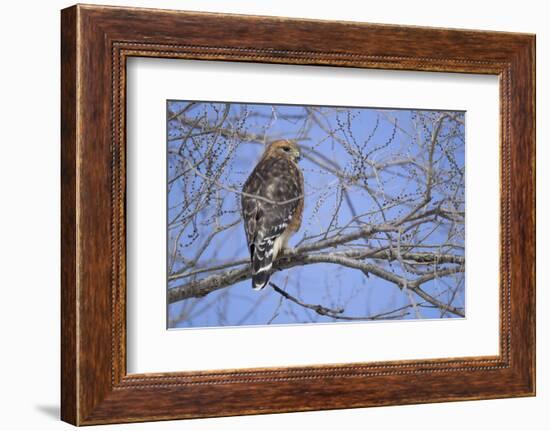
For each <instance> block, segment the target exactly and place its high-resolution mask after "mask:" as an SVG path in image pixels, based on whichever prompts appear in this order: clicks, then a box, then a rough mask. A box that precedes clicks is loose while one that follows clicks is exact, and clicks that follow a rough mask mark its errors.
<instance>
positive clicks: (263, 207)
mask: <svg viewBox="0 0 550 431" xmlns="http://www.w3.org/2000/svg"><path fill="white" fill-rule="evenodd" d="M299 159H300V149H299V147H298V145H296V143H294V142H293V141H288V140H279V141H275V142H273V143H271V144H270V145H269V146H268V147H267V148H266V150H265V152H264V154H263V156H262V158H261V159H260V161H259V162H258V164H257V165H256V167H255V168H254V170H253V171H252V173H251V174H250V176H249V177H248V179H247V180H246V182H245V183H244V186H243V193H242V194H241V208H242V216H243V220H244V230H245V233H246V243H247V245H248V249H249V251H250V260H251V266H252V288H253V289H255V290H261V289H263V288H264V287H265V286H266V284H267V282H268V281H269V276H270V270H271V267H272V263H273V261H274V260H275V259H276V258H277V255H278V254H279V253H280V252H281V250H283V249H284V248H286V247H287V243H288V240H289V238H290V236H291V235H292V234H293V233H295V232H297V231H298V230H299V229H300V225H301V223H302V213H303V210H304V176H303V174H302V171H301V170H300V168H299V167H298V160H299Z"/></svg>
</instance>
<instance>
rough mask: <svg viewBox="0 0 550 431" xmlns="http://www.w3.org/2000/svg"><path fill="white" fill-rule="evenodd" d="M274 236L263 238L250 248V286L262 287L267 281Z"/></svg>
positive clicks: (258, 288) (271, 263) (271, 259)
mask: <svg viewBox="0 0 550 431" xmlns="http://www.w3.org/2000/svg"><path fill="white" fill-rule="evenodd" d="M273 244H274V238H264V239H263V240H262V241H260V242H259V243H257V244H255V245H254V249H253V250H252V288H253V289H254V290H261V289H263V288H264V287H265V286H266V284H267V282H268V281H269V276H270V274H271V267H272V266H273Z"/></svg>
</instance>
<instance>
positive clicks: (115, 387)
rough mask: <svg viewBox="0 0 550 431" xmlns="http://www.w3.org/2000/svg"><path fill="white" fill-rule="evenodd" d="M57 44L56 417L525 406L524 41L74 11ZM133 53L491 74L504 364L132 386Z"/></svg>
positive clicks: (528, 244) (508, 36)
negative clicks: (497, 141)
mask: <svg viewBox="0 0 550 431" xmlns="http://www.w3.org/2000/svg"><path fill="white" fill-rule="evenodd" d="M61 38H62V41H61V42H62V43H61V45H62V95H61V97H62V103H61V105H62V154H61V158H62V297H61V298H62V340H63V341H62V419H63V420H65V421H67V422H70V423H73V424H77V425H85V424H98V423H111V422H136V421H145V420H161V419H175V418H189V417H208V416H223V415H238V414H259V413H273V412H287V411H305V410H317V409H336V408H351V407H365V406H377V405H390V404H411V403H421V402H440V401H449V400H467V399H481V398H502V397H510V396H528V395H533V394H534V391H535V377H534V376H535V172H534V169H535V142H534V121H535V112H534V98H535V88H534V83H535V79H534V70H535V38H534V36H533V35H525V34H512V33H498V32H480V31H465V30H460V31H459V30H448V29H432V28H422V27H402V26H389V25H374V24H361V23H350V22H346V23H342V22H331V21H312V20H296V19H286V18H273V17H252V16H240V15H219V14H205V13H189V12H177V11H162V10H147V9H131V8H117V7H101V6H80V5H79V6H74V7H71V8H68V9H65V10H63V11H62V33H61ZM130 56H148V57H165V58H186V59H200V60H205V61H208V60H221V61H245V62H263V63H284V64H302V65H331V66H346V67H361V68H379V69H404V70H424V71H445V72H464V73H484V74H495V75H498V76H499V77H500V88H501V96H500V105H501V220H500V226H501V264H500V267H501V268H500V269H501V281H500V292H501V295H500V300H501V305H500V316H501V327H500V335H501V342H500V354H499V356H496V357H481V358H480V357H467V358H442V359H440V360H437V359H433V360H421V361H401V362H395V361H394V362H382V363H364V364H336V365H327V366H304V367H291V368H290V367H289V368H267V369H246V370H224V371H216V372H214V371H208V370H205V371H203V372H180V373H157V374H140V375H135V374H134V375H127V374H126V365H125V364H126V350H125V345H126V320H125V314H126V310H125V307H126V303H125V298H126V266H125V265H126V261H125V250H126V249H125V247H126V243H125V193H126V171H125V154H126V139H125V128H126V127H125V126H126V123H125V121H126V119H125V118H126V112H125V100H126V70H125V65H126V59H127V58H128V57H130ZM251 393H252V394H254V396H253V397H251V396H250V394H251Z"/></svg>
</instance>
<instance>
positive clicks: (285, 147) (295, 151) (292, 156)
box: [265, 139, 301, 163]
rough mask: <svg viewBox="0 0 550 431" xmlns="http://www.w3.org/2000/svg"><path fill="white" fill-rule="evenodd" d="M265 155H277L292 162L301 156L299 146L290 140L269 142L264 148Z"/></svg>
mask: <svg viewBox="0 0 550 431" xmlns="http://www.w3.org/2000/svg"><path fill="white" fill-rule="evenodd" d="M265 153H266V156H278V157H284V158H286V159H289V160H292V161H293V162H294V163H296V162H298V160H300V158H301V153H300V147H299V146H298V144H296V142H294V141H290V140H286V139H284V140H280V141H275V142H272V143H271V144H269V146H268V147H267V150H266V152H265Z"/></svg>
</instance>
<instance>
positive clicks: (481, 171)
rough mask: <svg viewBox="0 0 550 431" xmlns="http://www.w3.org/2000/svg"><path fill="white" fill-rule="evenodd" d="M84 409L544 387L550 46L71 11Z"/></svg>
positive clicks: (66, 296)
mask: <svg viewBox="0 0 550 431" xmlns="http://www.w3.org/2000/svg"><path fill="white" fill-rule="evenodd" d="M61 44H62V46H61V48H62V65H61V66H62V67H61V69H62V94H61V100H62V103H61V106H62V112H61V116H62V153H61V160H62V286H61V288H62V346H61V350H62V364H61V365H62V382H61V384H62V391H61V392H62V400H61V415H62V419H63V420H65V421H67V422H70V423H72V424H75V425H89V424H90V425H91V424H104V423H117V422H138V421H150V420H165V419H178V418H197V417H213V416H229V415H242V414H259V413H274V412H289V411H307V410H321V409H337V408H338V409H340V408H353V407H368V406H382V405H396V404H412V403H429V402H441V401H454V400H474V399H489V398H502V397H516V396H533V395H534V394H535V134H534V131H535V110H534V100H535V78H534V73H535V72H534V70H535V37H534V36H533V35H529V34H514V33H500V32H486V31H470V30H450V29H436V28H422V27H403V26H389V25H377V24H366V23H351V22H331V21H314V20H298V19H287V18H277V17H255V16H241V15H221V14H212V13H197V12H180V11H168V10H149V9H134V8H119V7H104V6H93V5H77V6H73V7H70V8H68V9H64V10H63V11H62V27H61Z"/></svg>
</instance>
